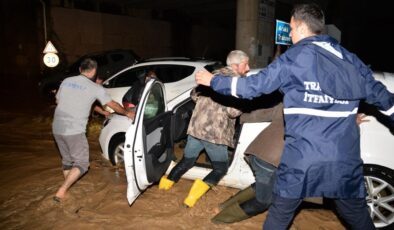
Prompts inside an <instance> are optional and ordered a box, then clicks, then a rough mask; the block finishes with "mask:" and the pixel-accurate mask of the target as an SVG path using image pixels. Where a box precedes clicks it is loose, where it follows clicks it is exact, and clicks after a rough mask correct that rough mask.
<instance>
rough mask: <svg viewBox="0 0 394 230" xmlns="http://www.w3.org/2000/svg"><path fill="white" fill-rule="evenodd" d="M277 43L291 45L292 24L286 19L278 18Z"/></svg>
mask: <svg viewBox="0 0 394 230" xmlns="http://www.w3.org/2000/svg"><path fill="white" fill-rule="evenodd" d="M275 44H277V45H291V44H292V42H291V38H290V24H289V23H287V22H284V21H280V20H276V31H275Z"/></svg>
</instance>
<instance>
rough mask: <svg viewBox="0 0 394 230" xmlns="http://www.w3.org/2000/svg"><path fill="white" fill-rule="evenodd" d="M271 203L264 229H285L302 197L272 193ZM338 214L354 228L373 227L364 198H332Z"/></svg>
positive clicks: (366, 228) (360, 229) (355, 229)
mask: <svg viewBox="0 0 394 230" xmlns="http://www.w3.org/2000/svg"><path fill="white" fill-rule="evenodd" d="M272 201H273V203H272V204H271V206H270V208H269V209H268V216H267V219H266V220H265V223H264V226H263V229H264V230H271V229H272V230H281V229H287V227H288V226H289V224H290V222H291V221H292V219H293V217H294V213H295V211H296V209H297V207H298V206H299V205H300V204H301V202H302V199H288V198H283V197H279V196H277V195H275V194H274V195H273V200H272ZM334 201H335V205H336V209H337V211H338V213H339V215H340V216H341V217H342V218H343V219H344V220H345V222H346V223H347V224H349V226H350V227H351V229H354V230H370V229H375V226H374V224H373V222H372V219H371V217H370V216H369V212H368V208H367V202H366V200H365V199H334Z"/></svg>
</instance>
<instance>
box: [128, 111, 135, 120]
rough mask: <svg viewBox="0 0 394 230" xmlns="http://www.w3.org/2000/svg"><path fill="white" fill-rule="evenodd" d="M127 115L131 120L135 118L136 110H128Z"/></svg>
mask: <svg viewBox="0 0 394 230" xmlns="http://www.w3.org/2000/svg"><path fill="white" fill-rule="evenodd" d="M126 117H128V118H130V119H131V120H134V117H135V110H132V111H127V112H126Z"/></svg>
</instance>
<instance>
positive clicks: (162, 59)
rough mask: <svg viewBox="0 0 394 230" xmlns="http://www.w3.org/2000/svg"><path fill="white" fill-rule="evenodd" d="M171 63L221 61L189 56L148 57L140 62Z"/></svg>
mask: <svg viewBox="0 0 394 230" xmlns="http://www.w3.org/2000/svg"><path fill="white" fill-rule="evenodd" d="M164 62H165V63H169V62H172V63H174V62H180V63H186V62H199V63H216V62H219V61H214V60H209V59H204V58H188V57H157V58H148V59H144V60H142V61H140V62H138V64H140V63H157V64H159V63H164Z"/></svg>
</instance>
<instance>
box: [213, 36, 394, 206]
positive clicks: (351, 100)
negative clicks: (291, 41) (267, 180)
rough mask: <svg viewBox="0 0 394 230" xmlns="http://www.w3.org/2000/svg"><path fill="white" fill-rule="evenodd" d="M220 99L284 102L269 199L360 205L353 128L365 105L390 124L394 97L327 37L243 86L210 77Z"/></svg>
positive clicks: (305, 43) (293, 51)
mask: <svg viewBox="0 0 394 230" xmlns="http://www.w3.org/2000/svg"><path fill="white" fill-rule="evenodd" d="M211 87H212V88H213V89H214V90H215V91H217V92H219V93H222V94H226V95H230V94H232V95H233V96H237V97H241V98H249V99H251V98H253V97H257V96H259V95H261V94H268V93H271V92H273V91H274V90H276V89H279V90H280V91H281V92H282V93H283V94H284V99H283V100H284V119H285V148H284V150H283V155H282V159H281V163H280V164H279V167H278V172H277V180H276V184H275V187H274V192H275V193H276V194H278V195H280V196H282V197H286V198H303V197H321V196H324V197H330V198H363V197H365V195H366V191H365V186H364V183H363V162H362V159H361V157H360V134H359V129H358V126H357V124H356V115H357V109H358V106H359V101H360V100H361V99H365V101H366V102H367V103H370V104H373V105H375V106H377V107H378V108H380V109H381V110H383V111H382V112H384V113H385V114H386V115H389V116H391V118H392V119H393V118H394V116H393V112H394V107H393V105H394V94H391V93H390V92H389V91H387V89H386V87H385V86H384V85H383V84H382V83H380V82H378V81H376V80H375V79H374V78H373V76H372V71H371V70H370V69H369V68H368V67H366V66H365V65H364V64H363V63H362V62H361V61H360V59H358V58H357V56H355V55H354V54H352V53H350V52H348V51H347V50H345V49H344V48H343V47H341V46H340V45H339V44H338V42H337V41H336V40H334V39H332V38H331V37H329V36H326V35H318V36H313V37H308V38H305V39H303V40H301V41H299V42H298V43H296V44H295V45H293V46H292V47H291V48H290V49H288V50H287V51H286V52H285V53H284V54H282V55H281V56H280V57H279V58H278V59H277V60H276V61H274V62H273V63H272V64H270V65H269V66H268V67H267V68H265V69H264V70H262V71H260V72H259V73H257V74H255V75H252V76H250V77H247V78H232V79H231V78H227V77H223V76H218V75H216V76H215V77H214V78H213V79H212V81H211Z"/></svg>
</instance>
